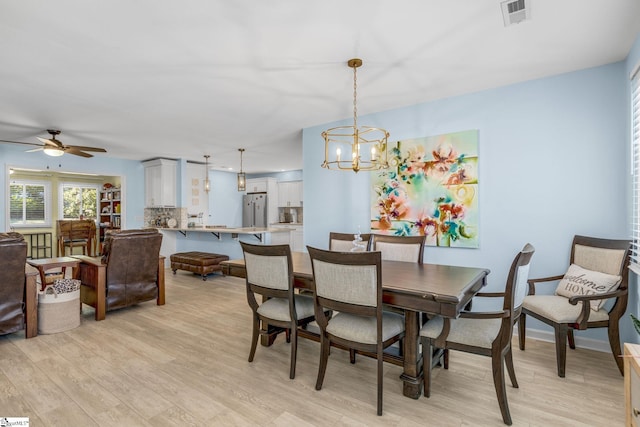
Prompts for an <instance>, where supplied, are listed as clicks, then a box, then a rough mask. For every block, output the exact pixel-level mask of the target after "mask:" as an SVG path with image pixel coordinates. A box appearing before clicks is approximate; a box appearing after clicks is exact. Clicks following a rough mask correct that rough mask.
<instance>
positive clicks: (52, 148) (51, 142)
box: [0, 129, 107, 157]
mask: <svg viewBox="0 0 640 427" xmlns="http://www.w3.org/2000/svg"><path fill="white" fill-rule="evenodd" d="M47 132H49V134H51V138H40V137H37V138H38V139H39V140H40V141H42V143H43V145H40V144H35V143H32V142H20V141H6V140H3V139H0V142H8V143H11V144H23V145H36V146H38V148H34V149H32V150H27V153H30V152H33V151H44V153H45V154H47V155H49V156H54V157H57V156H62V155H63V154H64V153H69V154H75V155H76V156H82V157H93V154H89V153H85V151H93V152H96V153H106V152H107V150H105V149H104V148H95V147H84V146H82V145H64V144H63V143H62V141H60V140H59V139H56V135H60V133H61V132H60V131H59V130H56V129H47Z"/></svg>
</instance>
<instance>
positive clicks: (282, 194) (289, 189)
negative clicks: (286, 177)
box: [278, 181, 302, 208]
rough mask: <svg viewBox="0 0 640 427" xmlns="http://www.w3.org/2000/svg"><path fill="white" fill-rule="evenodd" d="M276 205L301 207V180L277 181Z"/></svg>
mask: <svg viewBox="0 0 640 427" xmlns="http://www.w3.org/2000/svg"><path fill="white" fill-rule="evenodd" d="M278 206H279V207H281V208H289V207H291V208H299V207H302V181H283V182H279V183H278Z"/></svg>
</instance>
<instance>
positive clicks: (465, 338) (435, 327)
mask: <svg viewBox="0 0 640 427" xmlns="http://www.w3.org/2000/svg"><path fill="white" fill-rule="evenodd" d="M450 322H451V329H450V330H449V335H447V341H449V342H454V343H457V344H464V345H471V346H474V347H482V348H491V344H492V343H493V341H495V339H496V337H497V336H498V333H499V332H500V325H501V324H502V321H501V320H500V319H481V320H480V319H451V321H450ZM443 324H444V321H443V320H442V317H440V316H436V317H434V318H433V319H430V320H429V321H428V322H427V323H425V324H424V326H423V327H422V329H420V336H422V337H426V338H430V339H434V340H435V339H436V338H438V336H439V335H440V332H442V326H443Z"/></svg>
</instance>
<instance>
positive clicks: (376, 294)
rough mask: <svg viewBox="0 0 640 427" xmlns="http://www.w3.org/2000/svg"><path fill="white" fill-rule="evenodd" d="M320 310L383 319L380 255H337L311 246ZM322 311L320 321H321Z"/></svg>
mask: <svg viewBox="0 0 640 427" xmlns="http://www.w3.org/2000/svg"><path fill="white" fill-rule="evenodd" d="M307 250H308V251H309V256H310V258H311V266H312V270H313V290H314V298H315V299H316V302H317V306H318V307H324V308H328V309H333V310H338V311H340V312H345V313H352V314H358V315H362V316H370V317H373V316H376V317H378V318H380V319H381V317H382V270H381V264H382V257H381V254H380V252H351V253H344V252H334V251H325V250H322V249H317V248H313V247H310V246H308V247H307ZM318 317H319V316H318V310H316V318H317V319H318Z"/></svg>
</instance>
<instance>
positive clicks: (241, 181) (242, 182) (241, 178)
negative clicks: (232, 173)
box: [238, 148, 247, 191]
mask: <svg viewBox="0 0 640 427" xmlns="http://www.w3.org/2000/svg"><path fill="white" fill-rule="evenodd" d="M238 151H239V152H240V172H238V191H244V190H246V188H247V176H246V175H245V173H244V172H242V153H244V148H238Z"/></svg>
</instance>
